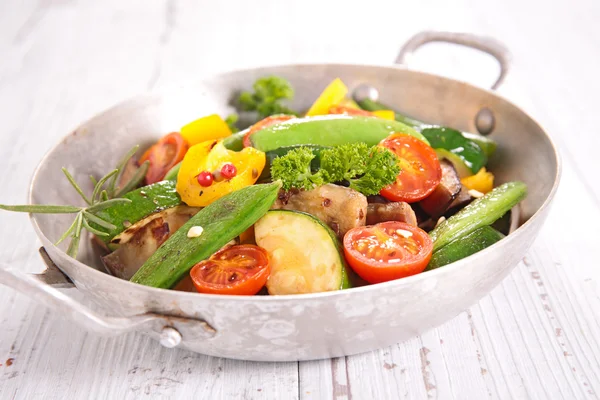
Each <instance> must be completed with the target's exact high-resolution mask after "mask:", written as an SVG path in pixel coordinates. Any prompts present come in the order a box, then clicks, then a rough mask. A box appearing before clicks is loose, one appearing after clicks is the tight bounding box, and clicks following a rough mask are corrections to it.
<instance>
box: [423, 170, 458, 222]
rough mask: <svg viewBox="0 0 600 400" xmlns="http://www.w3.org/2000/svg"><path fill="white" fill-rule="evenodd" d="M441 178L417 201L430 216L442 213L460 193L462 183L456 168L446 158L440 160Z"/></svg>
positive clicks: (434, 216)
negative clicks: (425, 195)
mask: <svg viewBox="0 0 600 400" xmlns="http://www.w3.org/2000/svg"><path fill="white" fill-rule="evenodd" d="M440 166H441V167H442V180H441V182H440V184H439V185H438V186H437V187H436V188H435V190H434V191H433V192H432V193H431V194H430V195H429V196H427V197H426V198H424V199H423V200H421V201H420V202H419V206H420V207H421V209H422V210H423V211H425V213H427V214H428V215H429V216H430V217H432V218H437V217H439V216H440V215H443V214H444V213H445V212H446V210H447V209H448V208H449V207H450V204H452V201H454V199H455V198H456V197H457V196H458V194H459V193H460V189H461V188H462V184H461V183H460V178H459V176H458V173H457V172H456V169H454V166H453V165H452V163H451V162H450V161H448V160H441V161H440Z"/></svg>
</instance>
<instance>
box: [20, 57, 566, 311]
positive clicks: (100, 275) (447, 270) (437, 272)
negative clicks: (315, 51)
mask: <svg viewBox="0 0 600 400" xmlns="http://www.w3.org/2000/svg"><path fill="white" fill-rule="evenodd" d="M323 66H327V67H333V68H335V67H357V68H361V67H362V68H378V69H382V70H402V71H406V72H409V73H411V74H415V75H416V76H421V77H424V78H430V79H441V80H443V81H446V82H448V83H458V84H462V85H467V86H468V87H469V89H473V90H477V91H481V92H484V93H485V94H487V95H489V96H492V97H494V98H497V99H499V100H501V101H503V102H505V103H507V104H508V105H510V106H511V107H514V108H515V109H517V110H519V112H521V113H522V115H523V116H525V117H526V118H528V119H529V120H530V121H531V122H533V123H534V125H536V126H537V127H538V128H539V129H540V131H541V132H542V133H543V134H544V136H545V139H546V140H548V142H549V144H550V146H551V147H552V154H553V156H554V161H555V163H556V172H555V174H554V180H553V184H552V188H551V190H550V192H549V193H548V195H547V197H546V199H545V200H544V202H543V203H542V205H541V206H540V207H539V208H538V209H537V210H536V211H535V212H534V213H533V215H531V217H530V218H529V219H528V220H527V221H526V222H525V223H524V224H522V225H520V226H519V227H518V228H517V229H516V230H515V231H514V232H513V233H512V234H510V235H509V236H507V237H506V238H504V239H503V240H501V241H499V242H497V243H495V244H493V245H492V246H490V247H488V248H486V249H484V250H481V251H479V252H477V253H476V254H473V255H471V256H469V257H467V258H464V259H462V260H459V261H456V262H454V263H452V264H449V265H446V266H444V268H437V269H434V270H431V271H424V272H422V273H420V274H416V275H412V276H409V277H406V278H402V279H397V280H393V281H389V282H383V283H378V284H372V285H366V286H361V287H356V288H349V289H345V290H338V291H331V292H321V293H308V294H293V295H282V296H235V295H214V294H204V293H195V292H184V291H176V290H172V289H161V288H154V287H150V286H144V285H140V284H137V283H133V282H130V281H126V280H123V279H120V278H117V277H115V276H112V275H110V274H107V273H104V272H102V271H99V270H96V269H95V268H92V267H90V266H89V265H87V264H84V263H83V262H81V261H79V260H76V259H71V260H70V261H71V262H73V263H74V265H75V266H76V267H77V269H81V268H87V269H88V270H91V271H89V273H90V274H91V277H92V278H94V279H111V280H112V281H111V282H113V283H114V284H120V285H122V284H125V285H128V287H130V288H135V290H147V293H148V294H160V295H162V296H164V295H171V296H176V297H181V296H182V297H183V298H186V299H188V300H193V301H202V300H204V299H209V298H210V299H215V298H218V299H220V300H223V301H243V302H248V301H257V302H273V301H275V302H279V301H282V300H283V301H292V302H298V301H311V300H313V299H322V298H327V297H341V296H349V295H351V294H352V293H357V294H358V293H362V292H366V291H371V290H379V289H385V288H389V287H394V286H403V285H411V284H414V283H415V282H418V281H420V280H425V279H427V278H430V279H436V278H437V277H439V276H442V274H451V273H453V272H454V271H455V270H457V269H460V268H461V266H462V265H464V264H465V263H466V262H473V261H474V260H476V259H478V258H481V259H484V258H485V256H487V254H488V253H490V252H492V251H496V250H498V251H499V249H501V248H504V247H508V246H510V245H511V244H512V242H513V241H515V240H519V238H520V237H521V236H522V234H523V232H524V231H525V230H526V229H527V228H528V227H529V226H531V225H532V224H533V223H535V222H536V221H537V220H538V219H540V218H541V217H542V216H543V214H544V211H546V209H547V208H549V207H550V205H551V203H552V201H553V200H554V197H555V194H556V191H557V190H558V187H559V185H560V180H561V176H562V158H561V156H560V153H559V151H558V148H557V146H556V143H555V142H554V140H553V139H552V137H551V136H550V135H549V134H548V132H547V131H546V129H544V127H543V126H542V125H541V124H540V123H539V122H538V121H537V120H536V119H535V118H533V117H532V116H531V115H529V114H528V113H527V112H525V111H524V110H523V109H522V108H521V107H519V106H517V105H515V104H514V103H513V102H511V101H510V100H508V99H506V98H504V97H503V96H501V95H499V94H498V93H497V92H495V91H493V90H491V89H486V88H482V87H479V86H475V85H473V84H470V83H468V82H465V81H461V80H457V79H452V78H447V77H444V76H441V75H437V74H432V73H428V72H423V71H416V70H412V69H409V68H407V67H406V66H404V65H381V64H368V63H365V64H362V63H290V64H272V65H263V66H256V67H250V68H242V69H230V70H225V71H223V72H219V73H211V74H209V75H206V76H205V77H202V78H199V79H195V80H190V81H187V82H182V83H176V84H172V85H168V86H165V87H163V88H160V89H156V90H148V91H145V92H143V93H140V94H138V95H135V96H132V97H129V98H127V99H125V100H122V101H120V102H118V103H116V104H114V105H113V106H111V107H109V108H107V109H105V110H103V111H100V112H98V113H97V114H95V115H93V116H91V117H90V118H88V119H86V120H85V121H83V122H81V123H80V124H79V125H78V126H77V127H76V128H75V129H73V130H71V131H70V132H76V131H77V130H78V129H80V128H81V127H82V126H85V125H86V124H88V123H89V122H91V121H93V120H95V119H97V118H99V117H101V116H103V115H105V114H108V113H110V112H112V111H113V110H115V109H120V108H122V107H124V106H126V105H128V104H131V103H134V102H136V101H139V100H140V99H143V98H151V97H160V96H161V95H165V94H168V93H170V92H175V91H177V90H182V89H185V88H189V87H192V86H194V85H196V84H199V83H203V82H211V81H212V80H215V79H218V78H221V77H224V76H227V75H230V74H231V75H232V74H239V73H244V72H250V71H259V70H263V69H275V68H295V67H301V68H309V67H323ZM70 136H71V133H68V134H67V135H65V136H63V137H62V138H61V139H60V140H59V141H58V143H56V144H55V145H54V146H52V148H51V149H50V150H48V151H47V152H46V154H45V155H44V156H43V157H42V158H41V159H40V161H39V162H38V165H37V166H36V168H35V170H34V173H33V175H32V177H31V180H30V183H29V186H28V187H29V189H28V195H27V198H28V202H29V204H33V190H34V185H35V181H36V178H37V176H38V174H39V172H40V170H41V168H42V166H43V165H44V164H45V162H46V160H47V159H48V158H49V157H50V156H51V155H52V154H53V153H54V151H55V150H56V149H57V148H59V147H60V146H61V145H63V143H64V142H65V140H67V139H68V138H69V137H70ZM29 217H30V221H31V223H32V225H33V227H34V230H35V231H36V234H37V235H38V237H39V238H40V239H41V240H42V241H45V242H47V243H52V242H51V241H50V239H49V238H47V237H46V236H45V235H44V233H43V232H42V230H41V228H40V227H39V225H38V222H37V220H36V217H35V215H34V214H30V215H29ZM51 246H52V248H53V250H55V251H57V252H60V253H63V254H64V255H65V256H66V257H68V256H67V255H66V253H65V252H64V251H63V250H61V249H59V248H58V247H56V246H55V245H54V244H51ZM57 265H58V264H57ZM58 266H59V267H60V265H58ZM515 266H516V265H515ZM515 266H513V267H512V268H514V267H515ZM117 282H118V283H117ZM131 285H133V286H131ZM78 290H79V289H78Z"/></svg>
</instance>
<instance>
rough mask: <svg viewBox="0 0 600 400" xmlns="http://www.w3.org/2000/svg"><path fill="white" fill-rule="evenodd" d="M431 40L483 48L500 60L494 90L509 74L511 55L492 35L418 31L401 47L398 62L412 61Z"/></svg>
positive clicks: (485, 51) (405, 63) (482, 49)
mask: <svg viewBox="0 0 600 400" xmlns="http://www.w3.org/2000/svg"><path fill="white" fill-rule="evenodd" d="M431 42H445V43H453V44H459V45H462V46H466V47H471V48H473V49H477V50H481V51H483V52H484V53H488V54H489V55H491V56H492V57H494V58H495V59H496V60H497V61H498V64H500V75H499V76H498V78H497V79H496V82H494V84H493V85H492V90H496V89H498V88H499V87H500V85H501V84H502V82H503V81H504V78H506V75H507V74H508V69H509V66H510V59H511V56H510V52H509V51H508V49H507V48H506V46H505V45H504V44H502V43H500V42H499V41H497V40H496V39H493V38H491V37H487V36H479V35H475V34H472V33H455V32H438V31H424V32H420V33H417V34H416V35H414V36H413V37H412V38H410V39H409V40H408V42H406V43H405V44H404V46H403V47H402V49H400V53H398V57H396V64H403V65H407V62H408V61H410V58H411V57H412V56H413V53H414V52H415V51H416V50H417V49H418V48H419V47H421V46H423V45H425V44H427V43H431Z"/></svg>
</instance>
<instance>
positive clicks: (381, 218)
mask: <svg viewBox="0 0 600 400" xmlns="http://www.w3.org/2000/svg"><path fill="white" fill-rule="evenodd" d="M386 221H400V222H406V223H407V224H411V225H414V226H417V216H416V215H415V212H414V211H413V209H412V207H411V206H410V204H408V203H405V202H403V201H397V202H392V203H369V205H368V206H367V225H375V224H378V223H380V222H386Z"/></svg>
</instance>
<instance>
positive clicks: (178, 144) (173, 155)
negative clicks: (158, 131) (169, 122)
mask: <svg viewBox="0 0 600 400" xmlns="http://www.w3.org/2000/svg"><path fill="white" fill-rule="evenodd" d="M188 149H189V145H188V144H187V142H186V141H185V139H184V138H183V137H182V136H181V135H180V134H179V133H178V132H173V133H169V134H168V135H166V136H164V137H162V138H161V139H160V140H159V141H158V143H156V144H155V145H154V146H152V147H150V148H149V149H148V150H146V152H145V153H144V155H143V156H142V158H141V159H140V164H141V163H143V162H144V161H146V160H148V161H150V168H148V172H147V173H146V185H151V184H153V183H156V182H160V181H162V180H163V178H164V177H165V175H166V174H167V172H169V170H170V169H171V168H173V167H174V166H175V164H177V163H178V162H180V161H181V160H183V156H185V153H186V152H187V151H188Z"/></svg>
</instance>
